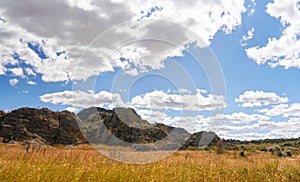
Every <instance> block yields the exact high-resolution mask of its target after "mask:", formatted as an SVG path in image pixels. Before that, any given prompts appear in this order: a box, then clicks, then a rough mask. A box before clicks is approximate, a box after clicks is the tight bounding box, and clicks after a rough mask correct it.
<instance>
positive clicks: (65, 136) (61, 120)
mask: <svg viewBox="0 0 300 182" xmlns="http://www.w3.org/2000/svg"><path fill="white" fill-rule="evenodd" d="M0 137H2V138H3V140H4V141H7V142H8V141H10V140H15V141H20V142H23V141H26V140H33V139H38V140H40V141H41V142H42V143H45V144H48V145H55V144H63V145H71V144H80V143H85V138H84V136H83V135H82V133H81V131H80V129H79V127H78V125H77V121H76V115H74V114H73V113H70V112H68V111H63V112H53V111H51V110H49V109H46V108H43V109H33V108H21V109H17V110H14V111H12V112H10V113H7V114H6V115H4V116H3V117H2V118H1V125H0Z"/></svg>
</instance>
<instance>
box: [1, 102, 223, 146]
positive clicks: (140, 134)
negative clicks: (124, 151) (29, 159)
mask: <svg viewBox="0 0 300 182" xmlns="http://www.w3.org/2000/svg"><path fill="white" fill-rule="evenodd" d="M205 136H206V137H205ZM0 138H2V142H10V141H17V142H24V141H28V140H38V141H39V142H40V143H42V144H45V145H56V144H62V145H78V144H84V143H91V144H109V145H122V146H128V145H132V144H134V146H135V147H136V146H137V150H138V148H139V146H142V147H145V146H143V145H146V146H150V147H152V149H155V150H172V149H187V148H188V147H190V146H192V147H198V146H200V145H201V146H203V145H216V143H217V141H219V140H220V138H219V137H218V136H217V135H216V134H215V133H214V132H203V131H202V132H198V133H194V134H191V133H188V132H187V131H186V130H185V129H183V128H175V127H171V126H167V125H164V124H161V123H156V124H150V123H149V122H147V121H146V120H143V119H142V118H141V117H140V116H139V115H138V114H137V113H136V112H135V110H134V109H131V108H124V107H119V108H114V109H112V110H108V109H104V108H100V107H90V108H87V109H83V110H82V111H80V112H79V113H78V114H77V115H75V114H74V113H71V112H69V111H61V112H54V111H51V110H49V109H47V108H42V109H36V108H26V107H25V108H20V109H16V110H13V111H11V112H9V113H6V114H2V115H1V116H0Z"/></svg>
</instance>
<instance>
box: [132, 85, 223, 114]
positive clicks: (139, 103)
mask: <svg viewBox="0 0 300 182" xmlns="http://www.w3.org/2000/svg"><path fill="white" fill-rule="evenodd" d="M130 104H131V105H133V106H134V107H140V108H149V109H173V110H191V111H203V110H216V109H223V108H225V107H226V103H225V98H224V96H218V95H212V94H209V95H208V96H204V95H203V94H202V93H201V91H198V92H197V93H196V94H195V95H192V94H182V95H180V94H168V93H166V92H164V91H161V90H155V91H153V92H149V93H146V94H143V95H137V96H135V97H133V98H132V100H131V103H130Z"/></svg>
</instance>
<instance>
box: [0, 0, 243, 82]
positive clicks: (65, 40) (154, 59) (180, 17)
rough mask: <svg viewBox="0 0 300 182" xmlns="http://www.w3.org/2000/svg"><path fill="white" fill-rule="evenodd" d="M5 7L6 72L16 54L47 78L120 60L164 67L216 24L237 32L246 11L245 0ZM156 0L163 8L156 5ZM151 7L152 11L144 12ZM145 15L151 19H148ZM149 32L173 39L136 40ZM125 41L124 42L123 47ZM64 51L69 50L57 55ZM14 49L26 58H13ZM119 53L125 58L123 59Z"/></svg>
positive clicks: (129, 65)
mask: <svg viewBox="0 0 300 182" xmlns="http://www.w3.org/2000/svg"><path fill="white" fill-rule="evenodd" d="M24 3H27V4H30V6H27V5H24ZM0 7H1V8H0V11H1V14H2V16H3V19H5V21H0V29H1V32H0V36H1V40H0V49H1V53H0V54H1V55H0V57H1V59H2V60H1V62H0V74H5V72H6V69H5V68H6V66H7V65H8V64H12V63H13V61H14V62H21V63H25V64H27V65H30V66H31V67H32V68H33V70H34V73H32V72H31V71H29V70H25V71H26V72H27V73H28V75H34V74H41V75H42V80H43V81H46V82H58V81H69V80H82V79H87V78H89V77H91V76H96V75H99V74H100V73H103V72H107V71H114V68H115V67H121V68H123V69H124V70H125V72H126V73H127V74H131V75H137V74H139V73H143V72H146V71H149V70H151V69H160V68H162V67H164V61H165V59H166V58H167V57H169V56H174V55H182V53H181V51H182V50H183V49H186V48H185V45H187V44H189V43H191V42H194V41H197V45H198V46H200V47H207V46H208V45H209V44H210V40H211V39H212V38H213V36H214V35H215V34H216V32H217V31H218V30H222V31H224V32H226V33H231V32H232V30H233V29H235V28H236V27H237V26H239V25H240V24H241V18H242V17H241V14H242V13H243V12H245V11H246V9H245V7H244V0H228V1H226V2H225V1H224V2H223V1H206V0H201V1H194V2H185V1H167V0H160V1H136V0H134V1H124V0H106V1H95V0H86V1H83V0H79V1H75V0H68V1H62V0H59V1H39V0H29V1H26V2H23V1H22V2H19V1H15V0H11V1H1V2H0ZM155 7H158V8H159V9H160V10H157V11H155V12H153V11H152V9H153V8H155ZM53 9H54V10H55V11H53ZM142 11H143V13H141V12H142ZM28 12H30V13H28ZM148 13H150V14H151V15H150V17H145V15H146V14H148ZM142 17H144V18H142ZM138 19H140V20H139V21H137V22H136V23H135V24H133V25H130V24H129V25H124V26H123V27H122V28H120V27H119V28H118V29H110V30H111V31H107V30H108V29H109V28H111V27H113V26H114V25H117V24H120V23H122V22H127V21H135V20H138ZM147 19H151V20H153V21H151V22H145V21H146V20H147ZM163 19H165V20H172V21H175V23H171V22H169V23H167V22H166V21H162V20H163ZM99 25H101V26H99ZM134 25H136V26H134ZM132 27H135V28H132ZM186 27H189V28H190V29H191V30H193V31H194V32H196V34H197V35H199V37H197V36H195V35H194V34H192V33H191V31H188V30H187V28H186ZM101 33H103V34H102V36H100V37H99V39H97V40H96V41H95V42H94V43H93V44H91V45H90V46H89V49H87V50H86V46H87V45H89V43H90V42H91V41H93V40H94V39H95V38H96V37H97V36H98V35H100V34H101ZM144 38H153V40H166V41H167V42H169V43H171V44H172V43H173V45H170V44H168V43H163V42H162V41H134V40H141V39H144ZM132 41H134V43H132V44H129V45H128V44H127V43H129V42H132ZM28 43H32V44H34V45H35V46H38V50H39V51H43V52H44V54H45V56H46V59H44V60H42V58H41V57H40V56H39V55H38V54H37V53H36V52H34V51H33V50H32V49H31V48H29V46H28ZM123 45H126V46H124V47H120V46H123ZM174 45H176V46H174ZM84 51H86V52H85V54H83V55H82V53H83V52H84ZM58 52H64V53H63V54H59V55H58V54H57V53H58ZM15 53H16V54H17V55H18V56H19V58H20V59H18V60H15V59H14V56H13V55H14V54H15ZM110 56H112V57H110ZM120 56H124V58H126V61H124V62H121V61H120V60H119V58H120ZM109 57H110V58H111V59H108V58H109Z"/></svg>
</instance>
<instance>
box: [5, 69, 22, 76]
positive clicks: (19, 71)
mask: <svg viewBox="0 0 300 182" xmlns="http://www.w3.org/2000/svg"><path fill="white" fill-rule="evenodd" d="M8 70H9V71H10V72H11V73H12V75H13V76H19V77H24V76H25V75H24V72H23V68H9V69H8Z"/></svg>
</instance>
